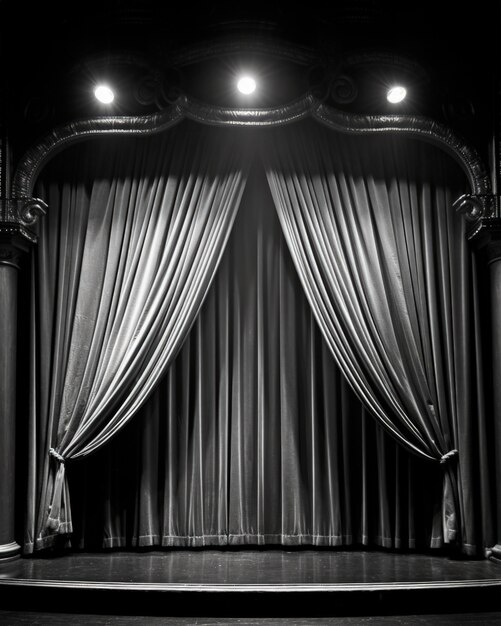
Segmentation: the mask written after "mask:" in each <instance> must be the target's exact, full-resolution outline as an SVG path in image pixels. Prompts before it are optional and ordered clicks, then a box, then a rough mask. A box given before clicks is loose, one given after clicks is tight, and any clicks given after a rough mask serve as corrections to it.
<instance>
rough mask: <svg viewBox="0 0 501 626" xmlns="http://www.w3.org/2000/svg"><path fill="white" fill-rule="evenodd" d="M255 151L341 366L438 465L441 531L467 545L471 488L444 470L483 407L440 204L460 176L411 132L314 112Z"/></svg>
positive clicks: (449, 219)
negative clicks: (378, 131)
mask: <svg viewBox="0 0 501 626" xmlns="http://www.w3.org/2000/svg"><path fill="white" fill-rule="evenodd" d="M410 145H412V149H410ZM263 155H264V158H265V162H266V168H267V173H268V180H269V183H270V186H271V190H272V194H273V197H274V200H275V204H276V207H277V210H278V214H279V218H280V222H281V225H282V228H283V230H284V233H285V237H286V240H287V243H288V246H289V249H290V251H291V254H292V257H293V259H294V263H295V266H296V269H297V271H298V274H299V276H300V279H301V282H302V284H303V287H304V289H305V292H306V294H307V297H308V300H309V302H310V305H311V306H312V309H313V311H314V314H315V317H316V320H317V322H318V324H319V326H320V328H321V330H322V333H323V335H324V337H325V339H326V341H327V343H328V345H329V347H330V349H331V351H332V353H333V355H334V356H335V358H336V361H337V363H338V365H339V367H340V369H341V371H342V372H343V374H344V375H345V376H346V377H347V379H348V381H349V382H350V384H351V385H352V387H353V389H354V390H355V391H356V393H357V394H358V396H359V397H360V398H361V400H362V401H363V402H364V404H365V405H366V406H367V407H368V408H369V410H370V411H371V413H372V414H373V415H374V416H375V417H376V418H377V419H378V420H379V421H380V422H381V423H382V424H383V425H384V426H385V427H386V429H387V430H388V431H389V432H390V433H391V434H392V435H393V436H394V437H395V438H396V439H397V440H398V441H400V442H401V443H403V444H404V445H405V446H406V447H407V448H408V449H410V450H412V451H414V452H415V453H417V454H419V455H421V456H423V457H425V458H428V459H434V460H436V461H441V462H442V463H443V465H444V468H445V471H444V493H443V519H442V522H443V526H444V535H445V541H453V540H456V539H457V540H458V541H459V542H460V543H462V544H463V547H464V549H465V550H466V551H470V550H473V549H474V548H473V547H472V546H473V545H474V541H475V532H476V531H475V523H474V520H473V519H472V515H471V511H469V510H468V508H469V504H470V503H469V502H466V501H465V500H464V495H465V494H467V493H469V489H467V488H466V487H465V486H464V485H462V487H461V488H460V489H459V490H458V477H457V475H456V471H455V467H454V465H455V463H456V462H457V459H456V458H455V457H456V455H457V451H458V449H459V470H458V471H459V472H461V462H462V459H461V453H462V450H461V446H460V443H461V441H460V440H461V439H462V436H461V435H460V434H459V430H460V429H462V433H463V434H464V433H465V432H466V431H467V430H468V428H469V426H468V425H469V424H470V425H471V419H472V415H475V416H476V417H477V418H478V411H479V409H480V408H481V405H482V401H481V398H480V399H479V397H478V393H477V392H478V390H477V387H476V381H475V376H476V374H477V372H478V371H479V368H480V363H479V361H478V360H476V357H477V356H478V355H477V354H476V352H475V350H474V349H473V350H472V346H474V345H475V344H474V342H473V343H472V341H473V340H472V333H473V331H472V327H473V314H472V304H471V303H472V300H471V293H472V278H471V272H470V267H469V253H468V250H467V248H466V246H467V243H466V241H465V236H464V224H463V220H462V219H461V217H459V216H457V215H454V213H453V211H452V209H451V205H452V203H453V201H454V200H455V199H456V198H457V197H458V196H459V195H460V193H461V192H462V191H464V190H465V189H466V181H465V179H464V176H463V175H462V173H461V172H460V170H459V168H458V166H457V165H456V164H455V163H454V162H453V161H452V160H451V158H450V157H449V156H447V155H446V154H444V153H443V152H440V151H439V150H438V149H436V148H434V147H433V146H431V145H428V144H425V143H423V142H420V141H415V140H409V139H403V138H401V137H400V138H399V137H388V136H386V137H354V136H346V135H342V134H339V133H333V132H329V131H327V130H326V129H325V128H324V127H321V126H320V125H318V124H314V123H308V124H301V125H298V126H297V127H294V129H293V132H291V131H290V129H280V130H279V131H276V132H274V133H271V134H270V136H269V141H268V142H267V143H266V150H264V151H263ZM480 422H481V417H480ZM465 452H467V451H466V450H465ZM468 462H469V461H468V459H465V463H466V464H468ZM461 480H462V478H461V476H460V477H459V484H460V485H461ZM459 514H461V516H462V517H463V523H464V522H466V535H465V534H464V533H465V530H464V529H463V535H462V536H461V537H457V536H456V535H457V529H458V517H457V516H458V515H459Z"/></svg>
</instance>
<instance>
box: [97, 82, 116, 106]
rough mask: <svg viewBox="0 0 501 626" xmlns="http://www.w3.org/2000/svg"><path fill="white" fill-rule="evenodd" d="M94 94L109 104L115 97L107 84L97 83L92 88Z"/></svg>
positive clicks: (100, 100)
mask: <svg viewBox="0 0 501 626" xmlns="http://www.w3.org/2000/svg"><path fill="white" fill-rule="evenodd" d="M94 95H95V96H96V98H97V99H98V100H99V102H102V103H103V104H110V102H113V100H114V98H115V94H114V93H113V91H112V90H111V89H110V88H109V87H108V86H107V85H98V86H97V87H96V88H95V89H94Z"/></svg>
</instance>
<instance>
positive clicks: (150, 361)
mask: <svg viewBox="0 0 501 626" xmlns="http://www.w3.org/2000/svg"><path fill="white" fill-rule="evenodd" d="M247 141H248V135H246V134H245V132H243V133H241V132H239V131H235V130H234V129H231V130H230V129H228V130H226V129H224V130H223V129H215V128H209V127H205V126H201V125H197V124H194V123H192V122H183V123H181V124H179V125H178V126H176V127H175V128H174V129H172V130H170V131H168V132H164V133H162V134H160V135H156V136H153V137H141V138H130V137H129V138H127V137H113V138H105V139H99V140H93V141H91V142H86V143H85V144H82V145H80V146H76V147H74V148H72V149H70V150H67V151H65V152H64V154H63V155H62V156H59V157H58V158H57V159H56V160H54V162H52V163H51V164H50V166H49V167H47V168H46V170H45V172H44V173H43V177H42V179H41V180H40V181H39V185H38V189H37V194H38V196H39V197H42V198H44V199H45V200H46V201H47V202H48V205H49V207H50V209H49V213H48V215H47V217H46V218H45V219H44V221H43V222H42V224H41V226H40V241H39V246H38V249H37V253H36V258H35V259H34V267H33V280H32V282H33V316H32V317H33V330H34V337H33V358H32V362H33V367H34V371H33V376H32V380H33V382H32V387H33V402H32V403H31V404H32V407H33V408H32V413H31V417H30V425H29V431H30V444H29V446H30V450H29V477H28V505H27V524H26V537H25V552H26V553H30V552H33V551H34V550H37V549H42V548H45V547H49V546H51V545H53V544H54V542H55V540H56V538H57V537H58V536H60V535H65V536H67V535H68V534H69V533H71V532H72V522H71V508H70V500H69V493H68V486H67V482H66V476H65V463H66V461H68V460H69V459H74V458H76V457H79V456H84V455H87V454H89V453H91V452H92V451H93V450H95V449H96V448H99V447H100V446H101V445H102V444H103V443H105V442H106V441H108V440H109V439H110V437H112V436H113V435H114V434H115V433H116V432H117V431H118V430H120V429H121V427H122V426H123V425H124V424H125V423H126V422H127V421H128V420H129V419H130V418H131V417H132V416H133V415H134V414H135V413H136V411H137V409H138V408H139V407H140V406H141V405H142V404H143V403H144V401H145V400H146V399H147V397H148V395H149V393H150V392H151V390H152V389H153V388H154V386H155V384H156V383H157V382H158V380H159V378H160V377H161V376H162V374H164V373H165V371H166V370H167V368H168V367H169V365H170V363H171V362H172V359H173V358H174V356H175V355H176V353H177V352H178V350H179V348H180V347H181V345H182V343H183V341H184V339H185V338H186V336H187V333H188V331H189V329H190V327H191V325H192V323H193V321H194V319H195V317H196V315H197V313H198V311H199V309H200V307H201V305H202V302H203V300H204V297H205V295H206V293H207V290H208V288H209V285H210V283H211V281H212V278H213V276H214V273H215V271H216V269H217V266H218V263H219V260H220V258H221V255H222V253H223V251H224V247H225V244H226V241H227V239H228V235H229V233H230V231H231V227H232V224H233V221H234V218H235V215H236V212H237V209H238V206H239V203H240V198H241V195H242V192H243V188H244V185H245V181H246V178H247V172H248V165H249V162H250V160H251V147H250V145H247Z"/></svg>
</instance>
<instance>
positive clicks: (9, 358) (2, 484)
mask: <svg viewBox="0 0 501 626" xmlns="http://www.w3.org/2000/svg"><path fill="white" fill-rule="evenodd" d="M44 212H45V204H44V203H43V202H42V201H40V200H36V199H32V198H21V199H5V198H3V199H0V562H2V561H8V560H11V559H15V558H17V557H18V556H19V555H20V551H21V547H20V545H19V544H18V543H17V541H16V530H17V529H16V519H15V512H16V477H15V462H16V420H17V419H19V416H17V415H16V394H17V386H16V362H17V313H18V297H17V282H18V270H19V264H20V262H21V260H22V256H23V255H24V254H26V253H27V252H28V250H29V248H30V245H32V244H33V243H35V242H36V236H35V234H34V232H33V231H32V230H31V227H32V226H33V224H34V223H35V222H36V220H37V218H38V215H39V214H41V213H44ZM17 444H19V442H17Z"/></svg>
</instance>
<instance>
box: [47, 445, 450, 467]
mask: <svg viewBox="0 0 501 626" xmlns="http://www.w3.org/2000/svg"><path fill="white" fill-rule="evenodd" d="M49 454H50V456H53V457H54V458H55V459H57V460H58V461H59V463H64V456H62V455H61V454H59V452H58V451H57V450H55V449H54V448H50V450H49ZM440 462H442V461H440Z"/></svg>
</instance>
